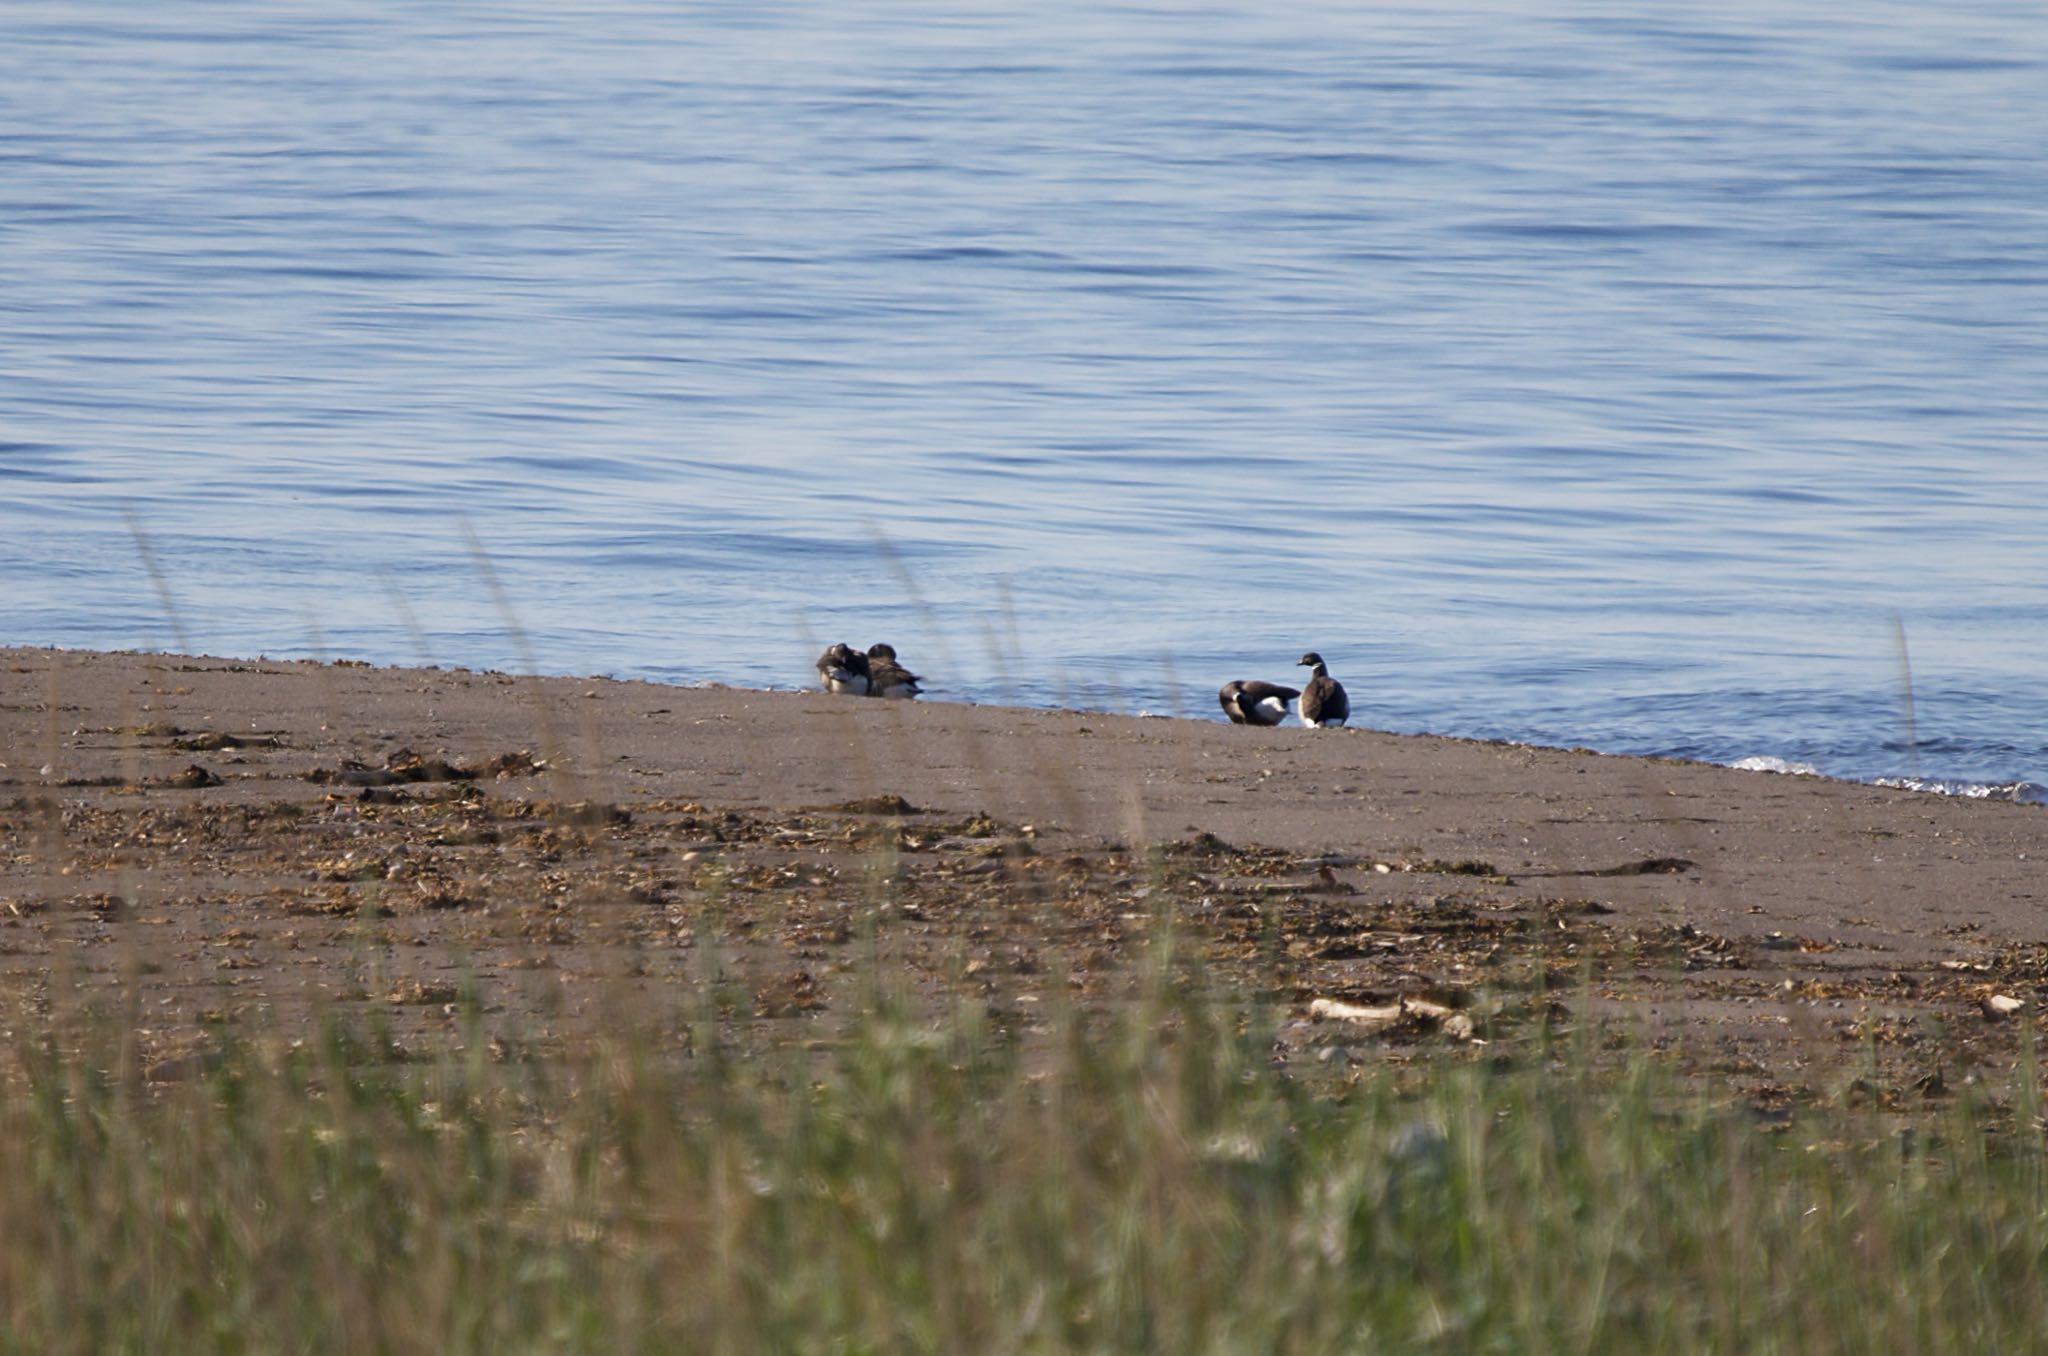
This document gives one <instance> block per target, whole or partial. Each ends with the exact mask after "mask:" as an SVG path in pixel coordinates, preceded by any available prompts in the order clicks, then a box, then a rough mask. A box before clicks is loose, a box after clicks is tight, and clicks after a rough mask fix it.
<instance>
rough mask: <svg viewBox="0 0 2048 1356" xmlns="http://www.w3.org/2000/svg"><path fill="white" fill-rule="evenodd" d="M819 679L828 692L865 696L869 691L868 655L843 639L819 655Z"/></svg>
mask: <svg viewBox="0 0 2048 1356" xmlns="http://www.w3.org/2000/svg"><path fill="white" fill-rule="evenodd" d="M818 681H819V682H821V683H823V684H824V685H825V690H826V691H827V692H845V693H850V694H851V695H853V696H856V697H865V696H866V695H867V691H868V657H867V656H866V655H864V654H862V653H861V652H860V651H859V650H856V649H854V648H853V647H852V646H851V645H848V644H847V643H846V642H844V641H841V642H840V643H839V644H837V645H834V646H833V647H832V648H830V649H829V650H826V651H825V653H823V654H821V655H819V656H818Z"/></svg>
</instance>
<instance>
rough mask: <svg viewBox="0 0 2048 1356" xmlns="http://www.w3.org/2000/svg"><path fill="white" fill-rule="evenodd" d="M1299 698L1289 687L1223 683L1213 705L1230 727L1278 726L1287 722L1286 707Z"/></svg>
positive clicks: (1255, 682)
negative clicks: (1215, 704) (1215, 705)
mask: <svg viewBox="0 0 2048 1356" xmlns="http://www.w3.org/2000/svg"><path fill="white" fill-rule="evenodd" d="M1300 695H1301V694H1300V693H1299V692H1296V691H1295V690H1294V689H1293V688H1291V687H1282V686H1280V684H1278V683H1262V682H1260V681H1259V680H1258V679H1256V678H1253V679H1247V680H1243V681H1240V682H1235V683H1225V684H1224V685H1223V690H1222V691H1221V692H1218V693H1217V694H1216V701H1217V703H1218V704H1219V705H1221V706H1222V707H1223V714H1224V715H1226V716H1229V717H1230V723H1231V724H1232V725H1278V724H1279V723H1280V722H1281V721H1283V720H1285V719H1287V703H1289V702H1291V701H1293V700H1294V699H1295V698H1296V697H1299V696H1300Z"/></svg>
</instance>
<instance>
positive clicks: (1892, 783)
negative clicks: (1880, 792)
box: [1872, 777, 2048, 805]
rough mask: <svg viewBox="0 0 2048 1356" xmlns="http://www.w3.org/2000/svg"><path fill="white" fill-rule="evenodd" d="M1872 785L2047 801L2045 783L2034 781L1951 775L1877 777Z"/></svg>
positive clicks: (1975, 797)
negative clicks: (1966, 778) (1982, 779)
mask: <svg viewBox="0 0 2048 1356" xmlns="http://www.w3.org/2000/svg"><path fill="white" fill-rule="evenodd" d="M1872 785H1874V786H1888V787H1891V788H1892V789H1893V790H1895V791H1931V792H1933V793H1934V794H1935V795H1937V796H1961V797H1963V798H1964V799H1965V800H2016V801H2024V802H2026V803H2028V804H2031V805H2048V787H2044V786H2041V785H2040V784H2038V783H2036V782H1968V781H1960V780H1957V779H1955V778H1950V777H1879V778H1878V779H1877V780H1876V781H1875V782H1873V783H1872Z"/></svg>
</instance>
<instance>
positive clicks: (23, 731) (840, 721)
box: [0, 648, 2048, 1072]
mask: <svg viewBox="0 0 2048 1356" xmlns="http://www.w3.org/2000/svg"><path fill="white" fill-rule="evenodd" d="M0 764H4V765H5V766H0V850H4V852H5V857H4V859H0V976H4V980H0V988H5V989H6V990H8V991H10V993H11V996H13V997H16V998H18V997H20V995H21V994H22V993H23V992H26V991H29V990H37V991H41V990H46V989H47V988H48V986H49V985H51V984H52V983H56V982H58V981H59V980H60V979H61V978H63V977H64V976H67V975H69V976H71V977H72V978H73V979H79V978H81V977H82V980H83V983H84V985H85V987H86V988H87V989H89V990H96V991H98V992H104V993H111V992H114V991H115V990H117V989H119V988H120V986H121V985H123V984H136V985H139V986H140V989H141V991H142V992H143V993H145V994H146V995H148V998H147V1003H149V1004H154V1005H156V1006H157V1007H158V1008H159V1009H161V1010H162V1011H163V1012H164V1013H165V1014H171V1013H175V1014H177V1018H176V1020H170V1019H169V1017H168V1016H166V1018H165V1020H162V1021H160V1022H158V1023H156V1024H155V1025H153V1026H152V1031H153V1032H155V1033H156V1034H155V1036H153V1039H155V1040H157V1041H158V1043H159V1044H160V1045H161V1047H162V1050H163V1053H165V1054H166V1055H175V1054H176V1053H177V1052H179V1051H180V1050H184V1049H190V1048H193V1047H195V1046H197V1045H201V1044H203V1043H204V1040H205V1033H206V1031H207V1030H209V1029H210V1027H209V1022H210V1021H212V1020H214V1019H217V1018H219V1017H220V1016H221V1014H224V1013H234V1012H241V1011H247V1012H251V1013H254V1012H259V1011H260V1012H264V1013H268V1014H271V1015H270V1016H267V1017H265V1018H264V1020H265V1021H269V1022H277V1021H283V1022H285V1023H286V1024H289V1023H290V1022H292V1021H298V1020H303V1018H302V1017H292V1016H289V1015H286V1016H278V1014H281V1013H282V1014H290V1013H299V1014H304V1013H308V1012H311V1011H314V1010H316V1009H318V1008H319V1006H320V1005H321V1004H322V1003H334V1002H343V1003H354V1004H364V1005H369V1006H372V1007H376V1008H378V1009H380V1010H383V1011H385V1012H386V1013H387V1015H388V1016H392V1017H393V1018H394V1019H402V1021H401V1023H400V1024H401V1026H402V1027H403V1028H404V1029H407V1030H410V1031H412V1032H413V1037H414V1038H415V1039H420V1040H433V1039H443V1038H445V1037H446V1036H447V1032H446V1030H445V1029H444V1028H445V1027H446V1025H447V1024H448V1023H451V1022H452V1021H453V1018H452V1016H450V1015H449V1013H448V1012H447V1011H445V1010H444V1009H448V1008H449V1007H450V1005H451V1004H452V1003H453V998H452V997H451V995H453V994H454V993H455V992H456V991H457V989H458V987H459V985H460V984H461V983H463V982H470V981H466V980H463V979H461V976H463V975H474V976H477V977H478V978H476V979H475V981H474V982H476V983H479V984H482V985H484V986H485V988H487V989H488V990H489V992H490V993H491V994H493V995H494V999H493V1001H495V1002H497V1003H498V1004H499V1005H500V1006H501V1007H502V1008H503V1010H504V1011H505V1012H506V1014H507V1017H506V1020H507V1021H508V1022H511V1021H512V1020H513V1019H514V1018H517V1017H521V1016H522V1015H523V1016H525V1017H529V1018H534V1017H537V1016H538V1014H541V1013H543V1012H545V1011H548V1010H550V1009H549V1008H548V1006H547V1005H548V1004H549V1003H555V1002H559V1001H561V999H562V998H563V996H564V995H566V994H576V995H579V1002H580V1003H581V1004H582V1006H583V1007H584V1008H585V1009H587V1010H592V1011H594V1010H595V1005H596V1003H597V994H598V992H599V990H600V989H603V988H606V987H608V986H612V985H615V984H620V983H623V984H627V985H628V986H629V987H630V986H635V985H637V986H638V987H639V990H640V991H643V992H646V993H649V994H653V995H660V996H670V997H672V996H673V995H674V994H675V993H677V992H679V991H680V987H679V986H682V987H687V985H688V984H689V983H690V982H691V981H690V980H689V976H690V975H691V974H693V973H695V972H694V971H693V969H692V967H693V966H695V965H698V964H699V963H700V961H699V959H698V957H699V955H700V950H701V947H702V946H703V945H704V944H706V943H708V942H711V941H713V940H716V942H717V944H718V945H719V946H720V947H721V948H727V949H729V950H730V952H731V954H732V955H733V956H735V957H737V958H738V959H737V960H736V962H735V963H736V964H738V965H739V966H740V967H741V968H742V969H743V970H745V971H746V972H747V973H748V974H750V975H751V976H752V978H751V979H750V980H749V983H750V984H752V986H753V991H754V993H755V995H756V1001H757V1003H758V1004H759V1006H760V1010H761V1011H767V1012H773V1013H777V1014H782V1015H787V1016H790V1017H791V1018H792V1020H800V1019H805V1015H806V1014H810V1015H816V1014H821V1013H827V1012H831V1011H834V1010H836V1009H837V1008H838V1007H840V1006H842V1000H841V999H840V998H838V997H835V996H833V995H835V994H837V993H839V989H838V988H837V987H836V986H837V985H838V983H839V981H838V980H837V979H835V976H840V975H843V974H845V973H846V972H847V971H848V968H849V967H850V966H851V965H852V961H851V960H850V959H849V956H850V955H851V952H850V951H849V950H848V944H849V942H850V941H852V940H853V939H855V938H856V937H858V936H859V935H861V933H862V929H863V928H876V927H880V928H884V929H885V931H886V934H887V938H888V948H889V954H890V955H892V956H895V957H896V958H897V959H898V960H900V962H901V965H902V966H903V973H905V974H907V975H913V976H915V977H916V979H917V983H918V984H919V985H921V986H922V987H923V989H924V991H926V992H928V993H929V994H933V995H937V994H939V993H941V992H943V991H946V989H947V986H949V985H951V986H955V987H957V986H959V985H960V984H963V983H968V982H969V979H967V978H963V976H968V977H971V983H972V985H973V987H974V990H975V992H978V993H982V994H983V996H984V997H987V996H989V995H991V994H994V993H996V991H997V990H998V989H1000V990H1002V991H1003V992H1004V993H1008V994H1009V995H1010V996H1011V997H1012V998H1016V999H1017V1001H1019V1002H1022V1001H1024V998H1025V997H1028V996H1030V995H1031V994H1033V993H1036V992H1037V990H1038V988H1039V987H1042V985H1043V984H1044V983H1045V982H1046V981H1045V979H1044V976H1046V975H1049V974H1053V973H1067V974H1072V975H1079V976H1082V977H1084V978H1086V977H1097V978H1096V979H1088V980H1087V982H1089V983H1094V982H1097V979H1099V982H1100V983H1102V984H1103V985H1112V980H1111V979H1110V978H1109V977H1110V976H1114V975H1117V974H1122V973H1126V972H1127V971H1128V970H1129V968H1130V965H1131V961H1132V956H1133V955H1134V954H1135V953H1136V951H1138V950H1141V949H1142V942H1143V938H1144V937H1145V936H1147V935H1149V924H1146V923H1144V922H1143V921H1142V920H1145V919H1148V918H1151V917H1153V915H1154V914H1155V913H1156V911H1157V910H1158V909H1159V908H1160V907H1161V900H1162V899H1167V898H1169V897H1170V898H1171V909H1172V910H1173V911H1175V912H1176V915H1177V916H1178V917H1179V918H1180V919H1181V920H1182V925H1183V926H1187V927H1190V928H1192V929H1194V931H1195V932H1196V934H1197V935H1199V936H1201V937H1202V938H1204V939H1205V940H1204V945H1206V946H1208V947H1209V948H1210V949H1211V952H1212V955H1213V957H1214V958H1215V960H1216V963H1217V965H1218V966H1219V970H1218V973H1220V974H1225V975H1229V976H1232V977H1233V978H1232V982H1233V983H1236V984H1241V985H1243V986H1246V990H1247V992H1251V991H1257V992H1263V993H1269V994H1273V995H1276V996H1278V997H1279V998H1280V999H1281V1001H1282V1003H1283V1006H1285V1007H1286V1008H1287V1009H1288V1010H1290V1011H1292V1012H1293V1013H1295V1014H1296V1021H1295V1026H1293V1027H1290V1028H1289V1029H1290V1030H1294V1029H1295V1027H1298V1028H1299V1030H1298V1031H1297V1033H1296V1037H1293V1038H1290V1039H1296V1038H1298V1040H1299V1041H1301V1042H1312V1041H1313V1040H1316V1039H1320V1038H1321V1037H1320V1036H1318V1034H1317V1033H1319V1032H1322V1031H1323V1030H1324V1027H1325V1026H1327V1023H1320V1024H1319V1023H1318V1022H1317V1021H1316V1016H1317V1014H1316V1013H1315V1012H1312V1011H1311V1004H1312V1003H1313V1002H1314V1000H1316V999H1327V1000H1331V1001H1337V1002H1339V1003H1344V1004H1351V1005H1354V1006H1356V1005H1361V1004H1367V1003H1370V1002H1373V1001H1379V1002H1385V1001H1386V1000H1388V999H1389V997H1393V998H1399V999H1403V1000H1404V1001H1405V1000H1406V999H1408V998H1413V997H1417V996H1424V995H1432V994H1435V995H1442V994H1447V993H1448V994H1461V995H1465V996H1466V998H1465V999H1461V1000H1460V1001H1467V1000H1468V999H1469V998H1470V996H1471V995H1473V994H1477V993H1480V992H1490V991H1492V990H1494V989H1496V988H1499V987H1501V986H1503V985H1507V986H1516V985H1519V986H1521V987H1524V988H1526V985H1527V982H1528V981H1527V971H1528V967H1530V966H1535V967H1537V968H1538V969H1540V970H1542V971H1543V972H1544V973H1545V974H1548V975H1550V976H1551V978H1550V979H1549V980H1546V981H1545V984H1558V983H1562V984H1567V985H1569V984H1570V983H1572V982H1573V979H1572V977H1573V976H1575V975H1579V976H1581V977H1582V978H1583V979H1586V980H1591V981H1595V982H1597V983H1598V984H1599V985H1600V995H1599V997H1598V1000H1597V1002H1594V1001H1593V1000H1591V999H1589V1000H1588V1001H1589V1004H1591V1005H1592V1006H1595V1007H1600V1008H1602V1009H1603V1010H1606V1009H1608V1008H1611V1009H1612V1012H1613V1013H1614V1014H1617V1015H1618V1019H1619V1020H1623V1021H1625V1022H1630V1023H1636V1024H1639V1025H1642V1024H1646V1025H1647V1029H1649V1030H1652V1031H1662V1032H1663V1033H1664V1034H1663V1036H1662V1037H1660V1039H1669V1040H1671V1041H1673V1042H1674V1043H1676V1044H1677V1045H1678V1046H1679V1047H1681V1048H1700V1049H1704V1048H1707V1047H1709V1046H1713V1047H1715V1048H1724V1047H1725V1048H1740V1049H1743V1050H1747V1051H1750V1052H1752V1053H1750V1054H1748V1055H1745V1056H1744V1058H1746V1059H1753V1060H1755V1061H1758V1062H1759V1066H1760V1067H1771V1066H1772V1065H1773V1061H1778V1060H1782V1059H1790V1058H1792V1057H1793V1056H1792V1052H1793V1050H1794V1046H1793V1045H1788V1044H1787V1041H1788V1040H1791V1039H1792V1038H1791V1037H1790V1036H1788V1035H1787V1032H1788V1031H1793V1030H1795V1028H1796V1029H1798V1030H1806V1029H1808V1028H1809V1027H1810V1026H1811V1025H1812V1024H1813V1023H1815V1022H1819V1023H1822V1024H1823V1025H1825V1026H1827V1028H1828V1029H1829V1030H1833V1029H1835V1027H1837V1026H1839V1025H1840V1024H1842V1023H1845V1022H1846V1023H1850V1024H1852V1025H1853V1024H1854V1023H1858V1022H1869V1021H1880V1022H1894V1023H1896V1022H1904V1021H1913V1020H1919V1019H1920V1018H1921V1017H1925V1016H1927V1015H1930V1014H1932V1015H1934V1016H1936V1017H1938V1018H1939V1020H1940V1021H1941V1022H1942V1023H1946V1024H1947V1025H1948V1026H1949V1027H1952V1028H1953V1029H1954V1031H1955V1032H1956V1033H1959V1036H1960V1035H1961V1034H1967V1035H1968V1036H1969V1038H1970V1039H1971V1040H1978V1039H1989V1038H1993V1037H1994V1036H1995V1037H1996V1038H1998V1039H2005V1040H2009V1039H2010V1033H2011V1032H2012V1031H2013V1030H2015V1029H2016V1027H2017V1026H2019V1025H2020V1024H2018V1023H2006V1024H2005V1025H2004V1026H2003V1027H1996V1028H1994V1027H1990V1026H1986V1027H1985V1031H1983V1032H1978V1031H1976V1029H1975V1027H1976V1026H1977V1025H1981V1024H1984V1023H1985V1019H1984V1017H1982V1016H1981V1015H1980V1014H1979V1012H1978V1005H1979V1004H1980V1003H1982V1002H1984V1001H1987V1000H1988V999H1989V998H1990V997H1991V996H1993V995H1994V993H2005V994H2008V995H2010V994H2014V993H2017V994H2018V996H2019V997H2020V998H2021V999H2023V1000H2028V1001H2031V999H2032V997H2033V995H2034V992H2035V989H2036V988H2038V986H2039V984H2040V974H2041V973H2042V972H2043V961H2042V957H2043V956H2048V908H2044V907H2043V904H2044V902H2048V882H2044V880H2043V878H2042V876H2041V866H2040V864H2041V863H2042V862H2043V861H2044V860H2048V815H2044V814H2043V813H2042V811H2041V807H2039V806H2036V805H2029V804H2023V803H2014V802H2008V801H1991V800H1970V799H1962V798H1957V797H1952V796H1940V795H1933V794H1928V793H1925V792H1915V791H1904V790H1895V789H1888V788H1883V787H1876V786H1871V785H1868V784H1864V783H1858V782H1846V781H1837V780H1833V779H1828V778H1824V777H1815V776H1783V775H1771V774H1761V773H1757V772H1748V771H1740V770H1736V769H1732V768H1727V767H1722V766H1719V765H1716V764H1708V763H1694V762H1685V761H1680V760H1673V759H1652V758H1641V757H1632V756H1626V755H1610V754H1596V753H1591V752H1586V751H1575V750H1567V749H1550V748H1540V747H1535V746H1528V745H1518V744H1506V743H1491V742H1485V741H1479V740H1467V739H1457V738H1452V737H1447V736H1434V735H1393V734H1386V733H1382V732H1378V731H1373V730H1368V729H1361V728H1352V729H1346V730H1341V731H1318V730H1308V729H1300V728H1295V727H1276V728H1258V727H1243V726H1233V725H1229V724H1226V723H1224V722H1221V721H1204V720H1192V719H1171V718H1147V717H1140V716H1121V715H1115V714H1109V713H1100V712H1077V711H1053V710H1043V709H1038V708H1020V707H994V706H975V705H969V704H965V703H949V702H929V703H927V702H916V703H908V702H890V701H876V700H871V699H864V698H852V697H835V696H830V695H827V694H824V693H822V692H768V691H755V690H747V689H737V688H724V687H687V688H686V687H672V686H665V685H661V684H655V683H649V682H642V681H637V680H613V679H600V678H519V677H514V676H511V675H507V674H491V673H480V672H474V671H468V670H460V669H446V668H439V669H424V668H422V669H402V668H374V667H371V666H368V665H365V664H359V663H353V662H348V661H342V662H339V663H331V664H317V663H313V662H311V661H274V660H256V661H242V660H224V659H214V658H204V657H191V656H180V655H163V654H140V653H135V654H110V653H103V652H94V651H53V650H46V649H20V648H13V649H0ZM45 769H47V771H45ZM878 844H879V845H880V846H877V845H878ZM1274 929H1278V931H1277V933H1276V932H1275V931H1274ZM1276 939H1277V943H1278V944H1279V946H1280V950H1279V951H1278V952H1274V951H1273V950H1272V947H1273V946H1274V945H1275V943H1276ZM137 948H140V950H141V951H142V952H146V953H147V955H148V956H149V958H150V960H149V964H150V966H153V967H154V968H153V969H149V970H145V971H143V972H141V973H139V974H138V973H137V971H136V967H135V964H134V962H135V959H136V956H137V954H138V952H137ZM852 950H853V951H858V950H859V948H858V947H855V948H852ZM124 956H125V957H127V958H128V960H127V962H125V963H124V962H122V961H121V960H120V958H121V957H124ZM1517 975H1520V976H1522V977H1521V978H1519V979H1518V978H1515V976H1517ZM1603 977H1604V978H1603ZM543 980H544V981H545V982H541V981H543ZM1107 991H1108V990H1107V989H1105V990H1104V992H1107ZM1020 995H1021V996H1020ZM990 1001H995V1000H994V999H993V998H991V999H990ZM1033 1001H1036V1000H1035V999H1034V1000H1033ZM1432 1001H1434V1000H1432ZM572 1006H575V1005H572ZM1326 1011H1327V1010H1326ZM1916 1014H1917V1016H1916ZM1999 1032H2003V1033H2005V1034H2004V1035H2003V1036H1998V1035H1997V1033H1999ZM1944 1039H1947V1037H1944ZM1795 1044H1796V1042H1795ZM1916 1048H1917V1047H1915V1046H1914V1044H1913V1043H1912V1042H1910V1041H1908V1042H1904V1043H1902V1044H1901V1045H1900V1046H1899V1048H1898V1049H1897V1050H1896V1051H1892V1052H1890V1053H1892V1054H1896V1055H1898V1056H1899V1057H1900V1058H1909V1057H1913V1051H1914V1050H1915V1049H1916ZM1943 1048H1944V1049H1945V1050H1946V1049H1947V1047H1946V1046H1944V1047H1943ZM1972 1048H1974V1047H1972ZM2001 1048H2002V1047H2001ZM1980 1053H1981V1052H1980ZM1952 1056H1953V1052H1952V1051H1950V1052H1949V1053H1948V1054H1946V1055H1944V1056H1943V1057H1944V1058H1948V1057H1952ZM1971 1057H1972V1058H1976V1057H1978V1056H1977V1055H1972V1056H1971ZM1798 1058H1799V1059H1800V1060H1801V1061H1807V1058H1808V1057H1807V1055H1804V1054H1801V1055H1799V1056H1798ZM1923 1072H1924V1070H1923Z"/></svg>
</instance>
